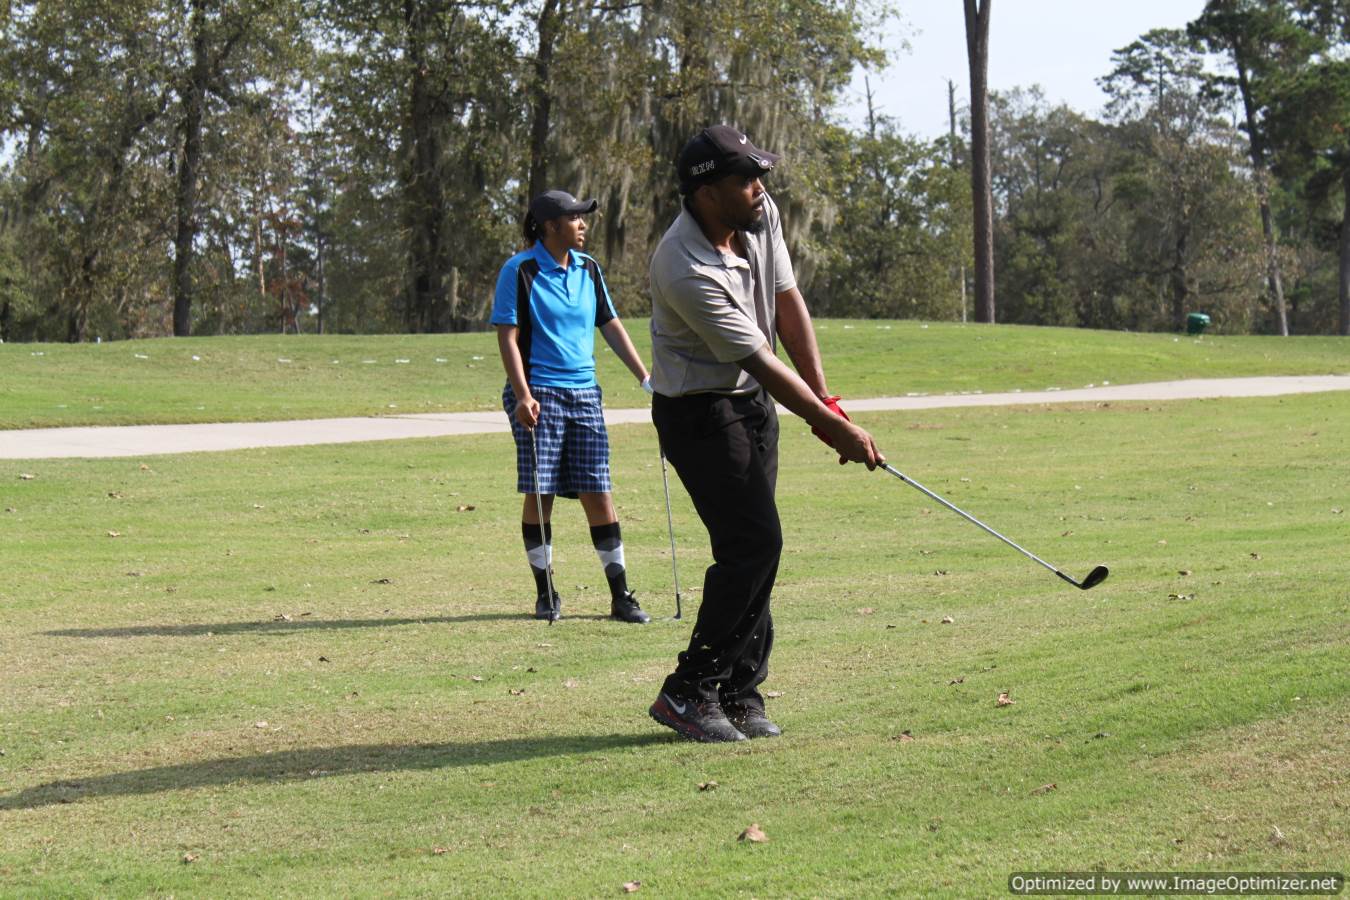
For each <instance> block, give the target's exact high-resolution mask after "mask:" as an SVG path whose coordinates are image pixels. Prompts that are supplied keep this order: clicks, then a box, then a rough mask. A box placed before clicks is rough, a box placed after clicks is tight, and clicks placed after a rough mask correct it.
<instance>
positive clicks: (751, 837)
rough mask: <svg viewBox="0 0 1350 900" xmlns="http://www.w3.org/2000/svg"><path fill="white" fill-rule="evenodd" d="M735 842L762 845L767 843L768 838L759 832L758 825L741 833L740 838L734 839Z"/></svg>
mask: <svg viewBox="0 0 1350 900" xmlns="http://www.w3.org/2000/svg"><path fill="white" fill-rule="evenodd" d="M736 840H738V841H749V842H751V843H752V844H763V843H767V842H768V840H769V836H768V835H767V834H765V833H764V832H763V831H761V830H760V828H759V825H758V824H755V825H751V826H750V827H749V828H747V829H745V830H744V831H742V832H741V834H740V837H738V838H736Z"/></svg>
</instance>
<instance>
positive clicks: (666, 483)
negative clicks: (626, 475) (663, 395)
mask: <svg viewBox="0 0 1350 900" xmlns="http://www.w3.org/2000/svg"><path fill="white" fill-rule="evenodd" d="M657 449H658V450H659V451H660V453H661V486H662V487H664V488H665V489H666V530H667V531H668V532H669V533H670V572H671V574H672V575H673V576H674V578H675V618H677V619H678V618H680V567H679V565H678V564H677V563H676V562H675V520H674V518H672V516H671V514H670V478H669V476H667V475H666V450H665V448H664V447H661V446H660V445H659V444H658V445H657Z"/></svg>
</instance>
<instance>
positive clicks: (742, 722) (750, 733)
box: [723, 703, 783, 738]
mask: <svg viewBox="0 0 1350 900" xmlns="http://www.w3.org/2000/svg"><path fill="white" fill-rule="evenodd" d="M723 711H724V712H725V713H726V716H727V721H729V722H730V723H731V725H732V727H733V728H735V729H736V730H737V731H739V732H741V734H743V735H745V736H746V737H748V738H762V737H778V736H779V735H781V734H782V733H783V729H781V728H779V727H778V726H777V725H775V724H773V723H772V722H770V721H769V717H768V716H766V715H764V710H762V709H760V708H759V707H758V706H740V705H737V704H731V703H729V704H727V705H726V707H725V708H724V710H723Z"/></svg>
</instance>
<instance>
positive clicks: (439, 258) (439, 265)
mask: <svg viewBox="0 0 1350 900" xmlns="http://www.w3.org/2000/svg"><path fill="white" fill-rule="evenodd" d="M403 14H404V24H405V26H406V28H407V29H408V62H409V63H410V64H411V66H412V81H411V84H410V88H409V89H410V103H409V110H408V127H407V132H406V134H407V137H406V141H407V145H406V147H405V152H406V153H407V156H408V161H407V169H406V171H405V175H404V177H405V179H406V180H405V182H404V185H403V194H404V210H405V217H406V221H407V224H408V236H409V248H408V276H407V278H408V286H407V295H408V297H407V299H408V302H407V310H406V313H405V321H406V322H407V325H408V329H409V330H410V331H412V332H415V333H421V332H436V331H444V330H445V320H446V318H447V313H448V309H447V308H446V302H445V282H446V277H445V276H446V272H445V259H444V253H443V250H442V236H441V230H442V226H443V224H444V222H445V221H446V214H447V210H446V208H445V191H444V187H443V185H442V183H441V173H440V159H441V156H442V153H443V150H442V147H441V134H440V132H441V128H442V127H443V126H444V120H445V118H446V116H445V113H444V111H443V110H442V109H439V108H438V106H437V101H436V96H435V88H434V86H433V85H432V83H431V70H430V63H429V62H428V61H427V52H426V40H427V33H428V31H429V30H430V29H431V24H430V23H429V22H428V21H427V20H428V18H429V17H430V16H431V15H432V14H431V13H430V12H428V11H427V10H426V9H425V8H424V7H423V6H422V5H421V4H420V3H419V2H418V0H404V4H403Z"/></svg>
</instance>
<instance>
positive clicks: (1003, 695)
mask: <svg viewBox="0 0 1350 900" xmlns="http://www.w3.org/2000/svg"><path fill="white" fill-rule="evenodd" d="M1016 702H1017V701H1016V700H1014V699H1013V698H1011V697H1009V696H1008V692H1007V691H1000V692H999V695H998V700H997V701H995V705H997V706H1012V705H1013V704H1014V703H1016Z"/></svg>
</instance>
